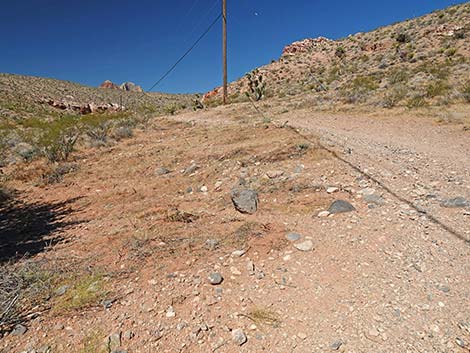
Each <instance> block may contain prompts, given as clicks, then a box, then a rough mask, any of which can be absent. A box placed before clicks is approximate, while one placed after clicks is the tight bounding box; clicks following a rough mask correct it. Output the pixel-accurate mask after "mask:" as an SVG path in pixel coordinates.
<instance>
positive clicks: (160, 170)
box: [155, 167, 170, 175]
mask: <svg viewBox="0 0 470 353" xmlns="http://www.w3.org/2000/svg"><path fill="white" fill-rule="evenodd" d="M169 173H170V170H169V169H167V168H165V167H159V168H157V169H155V175H166V174H169Z"/></svg>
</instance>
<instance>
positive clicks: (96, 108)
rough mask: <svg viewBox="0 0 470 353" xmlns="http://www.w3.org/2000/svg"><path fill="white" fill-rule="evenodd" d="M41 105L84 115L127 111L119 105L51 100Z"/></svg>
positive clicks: (42, 101)
mask: <svg viewBox="0 0 470 353" xmlns="http://www.w3.org/2000/svg"><path fill="white" fill-rule="evenodd" d="M39 103H41V104H47V105H49V106H51V107H53V108H56V109H60V110H69V111H73V112H77V113H79V114H82V115H86V114H92V113H104V112H120V111H123V110H125V108H124V107H123V106H122V105H119V104H117V103H105V104H95V103H93V102H92V103H76V102H70V101H67V100H61V101H56V100H53V99H50V98H46V99H42V100H40V101H39Z"/></svg>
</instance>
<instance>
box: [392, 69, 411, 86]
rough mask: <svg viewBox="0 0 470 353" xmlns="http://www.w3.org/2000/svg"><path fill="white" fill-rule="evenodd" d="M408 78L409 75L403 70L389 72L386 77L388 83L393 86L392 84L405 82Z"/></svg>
mask: <svg viewBox="0 0 470 353" xmlns="http://www.w3.org/2000/svg"><path fill="white" fill-rule="evenodd" d="M409 78H410V75H409V73H408V71H406V70H405V69H396V70H393V71H392V72H390V75H389V77H388V82H390V84H392V85H394V84H397V83H401V82H407V81H408V80H409Z"/></svg>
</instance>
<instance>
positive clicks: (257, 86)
mask: <svg viewBox="0 0 470 353" xmlns="http://www.w3.org/2000/svg"><path fill="white" fill-rule="evenodd" d="M245 76H246V78H247V79H248V91H247V92H245V94H246V96H247V97H248V98H252V99H253V100H255V101H259V100H261V99H262V98H263V97H264V95H265V93H266V82H265V81H264V79H263V75H262V74H260V73H259V71H258V70H253V71H252V72H249V73H247V74H246V75H245Z"/></svg>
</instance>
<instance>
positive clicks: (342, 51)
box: [335, 46, 346, 59]
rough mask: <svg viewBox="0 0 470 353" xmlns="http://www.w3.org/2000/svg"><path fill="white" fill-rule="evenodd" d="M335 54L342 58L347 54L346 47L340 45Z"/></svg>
mask: <svg viewBox="0 0 470 353" xmlns="http://www.w3.org/2000/svg"><path fill="white" fill-rule="evenodd" d="M335 55H336V56H337V57H338V58H340V59H342V58H344V57H345V56H346V50H345V49H344V47H342V46H339V47H336V50H335Z"/></svg>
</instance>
